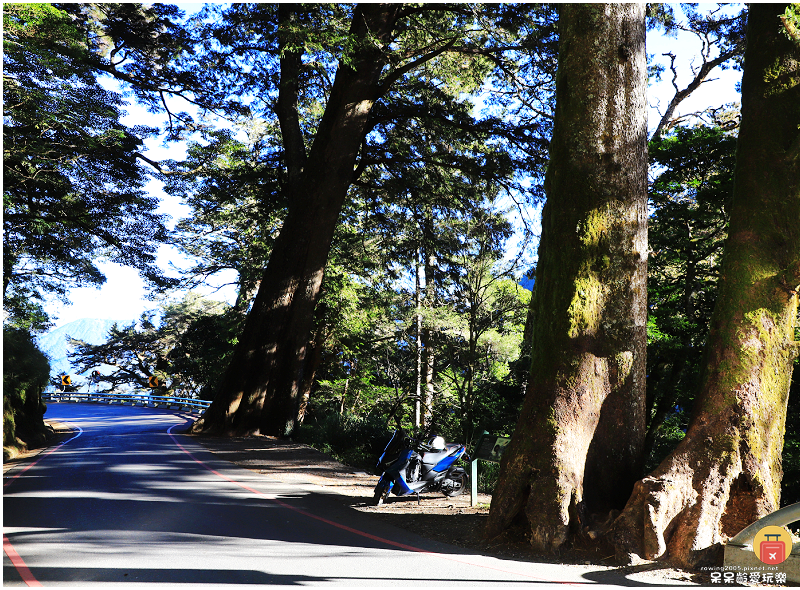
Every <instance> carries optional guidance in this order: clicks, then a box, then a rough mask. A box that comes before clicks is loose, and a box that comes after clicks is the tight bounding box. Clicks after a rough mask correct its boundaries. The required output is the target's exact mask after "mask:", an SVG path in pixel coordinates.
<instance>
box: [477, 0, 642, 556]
mask: <svg viewBox="0 0 800 590" xmlns="http://www.w3.org/2000/svg"><path fill="white" fill-rule="evenodd" d="M559 29H560V46H559V47H560V51H559V64H558V77H557V85H556V117H555V127H554V132H553V140H552V143H551V148H550V156H551V161H550V166H549V168H548V172H547V179H546V189H547V203H546V205H545V208H544V212H543V220H542V237H541V241H540V244H539V263H538V266H537V271H536V283H535V285H536V286H535V288H534V294H533V299H532V301H531V309H532V312H533V314H534V322H533V330H532V348H531V358H532V363H531V373H530V378H529V381H528V390H527V393H526V397H525V401H524V404H523V409H522V413H521V415H520V418H519V421H518V423H517V427H516V431H515V432H514V436H513V438H512V441H511V443H510V446H509V447H508V449H507V450H506V451H505V453H504V457H503V463H502V465H501V474H500V478H499V481H498V485H497V488H496V489H495V492H494V495H493V498H492V506H491V510H490V514H489V522H488V526H487V531H486V532H487V534H488V535H489V536H495V535H498V534H499V533H501V532H502V531H503V530H505V529H506V528H508V527H509V526H511V525H512V523H513V522H514V521H515V520H517V519H519V518H522V517H523V516H524V518H525V520H526V521H527V524H528V525H529V527H530V530H531V543H532V544H533V546H534V547H535V548H536V549H539V550H556V549H558V548H559V547H561V546H562V545H563V544H564V543H565V542H566V541H567V539H568V537H569V535H570V530H571V529H572V530H581V529H583V528H584V527H585V526H586V525H587V524H588V522H587V516H588V515H589V514H591V513H599V512H603V511H606V512H607V511H608V510H609V509H611V508H614V507H618V508H621V507H622V506H623V505H624V503H625V500H626V499H627V497H628V494H629V493H630V489H631V487H632V485H633V483H634V481H635V480H636V477H638V473H637V469H638V467H639V464H640V453H641V449H642V444H643V440H644V435H645V416H644V402H645V389H644V387H645V347H646V333H645V325H646V319H647V309H646V306H647V301H646V298H647V291H646V283H645V281H646V261H647V189H646V179H647V154H646V141H647V137H646V119H645V109H646V97H645V94H646V73H645V61H646V60H645V21H644V5H642V4H564V5H561V18H560V21H559Z"/></svg>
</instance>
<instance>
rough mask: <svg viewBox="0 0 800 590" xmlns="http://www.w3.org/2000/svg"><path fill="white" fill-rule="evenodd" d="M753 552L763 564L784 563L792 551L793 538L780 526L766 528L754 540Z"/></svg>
mask: <svg viewBox="0 0 800 590" xmlns="http://www.w3.org/2000/svg"><path fill="white" fill-rule="evenodd" d="M753 551H754V552H755V554H756V556H757V557H758V559H760V560H761V562H762V563H766V564H768V565H777V564H779V563H783V562H784V561H786V558H787V557H789V553H791V551H792V536H791V535H790V534H789V531H787V530H786V529H785V528H782V527H779V526H768V527H764V528H763V529H761V530H760V531H758V533H757V534H756V536H755V538H754V539H753Z"/></svg>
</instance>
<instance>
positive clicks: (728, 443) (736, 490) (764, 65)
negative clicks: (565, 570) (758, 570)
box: [612, 4, 800, 565]
mask: <svg viewBox="0 0 800 590" xmlns="http://www.w3.org/2000/svg"><path fill="white" fill-rule="evenodd" d="M785 7H786V5H774V4H753V5H751V7H750V14H749V21H748V25H747V48H746V50H745V58H744V74H743V78H742V124H741V128H740V132H739V140H738V143H737V151H736V171H735V181H734V191H733V202H732V206H731V219H730V229H729V235H728V239H727V241H726V243H725V252H724V260H723V268H722V276H721V279H720V285H719V292H718V295H717V301H716V305H715V308H714V314H713V316H712V319H711V326H710V331H709V337H708V341H707V344H706V350H705V363H704V368H703V373H702V376H701V382H700V393H699V394H698V397H697V399H696V400H695V405H694V411H693V414H692V419H691V422H690V424H689V427H688V429H687V432H686V437H685V438H684V439H683V440H682V441H681V443H680V444H679V445H678V447H677V448H676V449H675V450H674V451H673V452H672V453H671V454H670V455H669V456H668V457H667V458H666V459H664V461H663V462H662V463H661V464H660V465H659V466H658V467H657V468H656V469H655V471H653V472H652V473H651V474H650V475H649V476H648V477H646V478H644V479H642V480H641V481H639V482H638V483H637V484H636V487H635V489H634V493H633V495H632V496H631V498H630V500H629V501H628V504H627V506H626V508H625V510H624V512H623V513H622V514H621V515H620V517H619V518H618V519H617V521H616V522H615V523H614V530H613V533H612V538H613V540H614V542H615V543H616V545H617V551H618V555H619V556H620V557H621V558H628V557H629V556H630V555H632V554H636V555H641V556H643V557H646V558H648V559H655V558H658V557H661V556H663V555H665V554H668V555H669V556H670V558H671V559H673V560H675V561H676V562H678V563H682V564H686V565H697V564H699V563H702V562H703V560H704V559H709V560H714V559H716V555H718V554H717V553H716V552H715V551H713V550H710V551H709V548H719V547H720V543H721V542H722V541H724V540H725V539H726V538H729V537H732V536H733V535H735V534H736V533H738V532H739V531H740V530H741V529H743V528H744V527H745V526H746V525H748V524H750V523H752V522H754V521H755V520H757V519H758V518H760V517H761V516H764V515H766V514H768V513H769V512H772V511H774V510H776V509H777V508H778V506H779V499H780V481H781V449H782V447H783V437H784V427H785V420H786V407H787V399H788V393H789V387H790V383H791V374H792V363H793V360H794V358H795V356H796V355H797V342H796V341H795V340H794V329H795V322H796V319H797V305H798V296H797V291H798V288H799V287H800V165H799V163H800V45H798V44H793V43H792V41H790V40H789V39H787V38H786V36H785V35H784V34H782V32H781V29H782V28H783V26H782V24H781V20H780V18H779V17H780V15H781V13H782V12H784V9H785Z"/></svg>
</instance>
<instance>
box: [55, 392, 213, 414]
mask: <svg viewBox="0 0 800 590" xmlns="http://www.w3.org/2000/svg"><path fill="white" fill-rule="evenodd" d="M42 400H44V401H46V402H48V401H50V402H84V403H86V402H88V403H106V404H122V405H125V404H130V405H132V406H140V407H147V408H161V407H166V408H169V409H172V410H182V409H188V410H189V411H190V412H197V413H200V412H202V411H203V410H205V409H206V408H207V407H208V406H210V405H211V402H209V401H206V400H202V399H187V398H185V397H171V396H166V395H150V394H148V393H78V392H66V391H64V392H62V391H46V392H44V393H42Z"/></svg>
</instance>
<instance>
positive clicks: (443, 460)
mask: <svg viewBox="0 0 800 590" xmlns="http://www.w3.org/2000/svg"><path fill="white" fill-rule="evenodd" d="M461 457H465V458H466V460H467V461H469V457H468V456H466V449H465V448H464V445H459V444H454V443H445V441H444V439H443V438H442V437H441V436H434V437H430V438H428V439H427V440H425V441H424V442H420V441H417V440H412V439H409V438H408V437H407V436H406V435H405V433H404V432H403V431H402V430H395V432H394V434H393V435H392V438H391V440H390V441H389V444H387V445H386V448H385V449H384V451H383V454H382V455H381V456H380V458H379V459H378V464H377V466H376V473H378V474H380V475H381V478H380V480H379V481H378V485H376V486H375V494H374V496H373V498H372V503H373V505H375V506H380V505H381V504H383V503H384V502H385V501H386V499H387V498H388V497H389V493H391V492H394V494H395V495H396V496H408V495H410V494H416V495H417V501H419V495H420V494H421V493H423V492H435V491H441V492H442V493H443V494H444V495H445V496H447V497H449V498H453V497H455V496H458V495H459V494H461V492H463V491H464V488H466V487H467V473H466V471H465V470H464V468H463V467H460V466H458V465H455V462H456V461H458V460H459V459H460V458H461Z"/></svg>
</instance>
